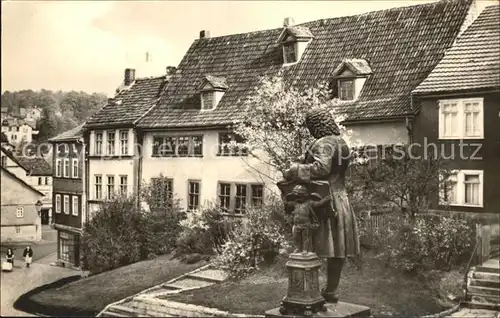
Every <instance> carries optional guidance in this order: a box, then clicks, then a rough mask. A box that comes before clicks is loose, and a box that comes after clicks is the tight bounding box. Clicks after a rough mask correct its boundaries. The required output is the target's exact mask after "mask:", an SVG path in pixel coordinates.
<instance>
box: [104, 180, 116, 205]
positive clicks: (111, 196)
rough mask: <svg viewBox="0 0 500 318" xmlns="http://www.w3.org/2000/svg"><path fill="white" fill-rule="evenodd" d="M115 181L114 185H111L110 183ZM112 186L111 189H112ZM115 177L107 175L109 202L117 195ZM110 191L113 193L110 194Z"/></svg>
mask: <svg viewBox="0 0 500 318" xmlns="http://www.w3.org/2000/svg"><path fill="white" fill-rule="evenodd" d="M110 180H111V181H113V182H112V183H110V182H109V181H110ZM110 186H111V187H110ZM115 186H116V184H115V175H113V174H107V175H106V198H107V199H108V200H112V199H113V198H114V197H115V195H116V191H115ZM109 190H112V192H111V193H110V191H109Z"/></svg>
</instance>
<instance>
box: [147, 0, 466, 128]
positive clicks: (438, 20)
mask: <svg viewBox="0 0 500 318" xmlns="http://www.w3.org/2000/svg"><path fill="white" fill-rule="evenodd" d="M471 2H472V1H471V0H441V1H438V2H434V3H429V4H423V5H416V6H410V7H403V8H394V9H390V10H383V11H375V12H369V13H365V14H361V15H355V16H348V17H339V18H332V19H323V20H318V21H313V22H308V23H305V24H302V26H305V27H308V28H309V30H310V31H311V33H312V34H313V35H314V39H312V40H311V42H310V43H309V44H308V46H307V48H306V50H305V51H304V54H303V55H302V58H301V60H300V61H299V63H296V64H294V65H291V66H287V67H286V68H285V67H283V66H282V51H281V47H280V44H279V43H278V42H277V39H278V38H279V36H280V34H281V33H282V31H283V28H279V29H272V30H264V31H257V32H250V33H244V34H235V35H228V36H221V37H214V38H206V39H197V40H195V41H194V42H193V44H192V45H191V47H190V48H189V50H188V51H187V53H186V54H185V56H184V58H183V59H182V61H181V63H180V64H179V67H178V71H177V73H176V74H175V75H173V76H172V78H171V80H170V81H169V83H168V84H167V85H166V87H165V89H164V91H163V93H162V95H161V97H160V100H159V102H158V105H156V106H155V107H153V108H152V109H151V110H150V111H149V112H148V113H147V114H146V115H145V116H144V117H143V118H142V119H141V120H140V121H139V122H138V126H141V127H144V128H159V127H162V128H168V127H182V128H189V127H199V126H211V125H229V124H232V123H234V122H235V121H238V120H240V119H241V118H242V110H244V107H245V101H246V100H247V99H248V98H249V97H250V96H251V94H252V93H253V92H254V88H255V87H256V86H257V85H258V83H259V79H260V77H262V76H274V75H277V74H278V72H280V71H281V70H284V76H285V77H286V78H291V79H293V80H294V82H295V83H296V85H297V86H298V87H299V88H301V87H305V86H306V85H307V86H313V85H315V84H316V83H318V82H320V81H325V80H329V79H330V77H331V74H332V71H333V70H334V69H335V68H336V67H338V65H339V64H340V63H341V62H342V61H343V60H345V59H365V60H367V61H369V63H370V67H371V69H372V72H373V74H372V75H371V76H370V77H369V78H368V79H367V80H366V82H365V84H364V87H363V90H362V92H361V95H360V97H359V99H358V101H356V102H351V103H342V104H341V105H339V106H338V111H339V113H344V114H346V115H347V120H365V119H373V118H387V117H393V116H403V115H407V114H413V110H412V109H411V106H410V97H409V95H410V92H411V90H413V89H414V88H415V87H416V86H417V85H418V84H419V83H420V82H421V81H422V80H423V79H424V78H425V77H426V76H427V75H428V74H429V73H430V71H431V70H432V69H433V68H434V66H435V65H436V64H437V63H438V62H439V61H440V60H441V58H442V57H443V54H444V51H445V50H446V49H447V48H448V47H450V46H451V45H452V44H453V41H454V40H455V38H456V36H457V35H458V33H459V30H460V28H461V26H462V24H463V22H464V21H465V18H466V16H467V13H468V10H469V8H470V5H471ZM205 74H211V75H213V76H216V77H225V78H226V79H227V84H228V86H229V89H228V90H227V91H226V92H225V93H224V95H223V97H222V98H221V100H220V102H219V104H218V106H217V108H216V109H214V110H213V111H204V112H201V111H200V98H199V90H198V89H197V88H198V85H199V84H200V82H201V81H202V80H203V78H204V76H205Z"/></svg>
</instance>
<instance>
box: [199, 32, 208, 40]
mask: <svg viewBox="0 0 500 318" xmlns="http://www.w3.org/2000/svg"><path fill="white" fill-rule="evenodd" d="M209 37H210V31H208V30H201V31H200V39H208V38H209Z"/></svg>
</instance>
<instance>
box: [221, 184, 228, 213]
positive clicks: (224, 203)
mask: <svg viewBox="0 0 500 318" xmlns="http://www.w3.org/2000/svg"><path fill="white" fill-rule="evenodd" d="M219 205H220V207H221V209H223V210H225V211H229V210H230V209H231V184H229V183H221V184H219Z"/></svg>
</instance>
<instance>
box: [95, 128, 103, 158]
mask: <svg viewBox="0 0 500 318" xmlns="http://www.w3.org/2000/svg"><path fill="white" fill-rule="evenodd" d="M97 136H101V138H100V139H98V138H97ZM103 143H104V134H103V132H102V131H96V132H95V133H94V154H95V155H96V156H102V155H103V151H102V146H103ZM98 150H99V151H98Z"/></svg>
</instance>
